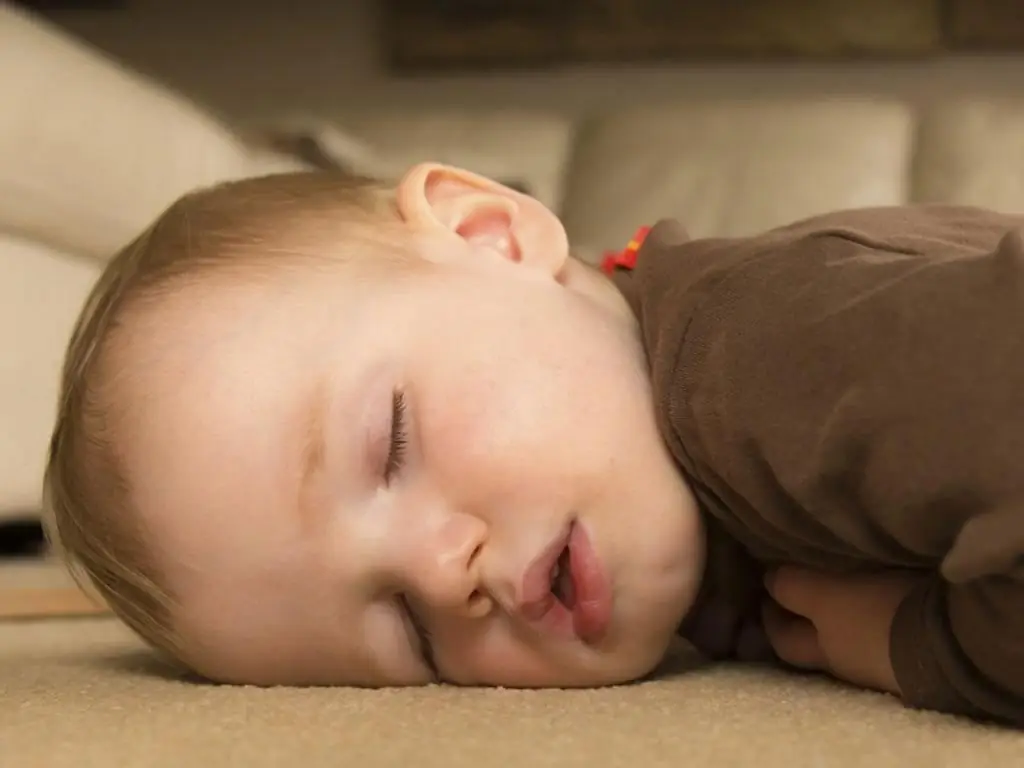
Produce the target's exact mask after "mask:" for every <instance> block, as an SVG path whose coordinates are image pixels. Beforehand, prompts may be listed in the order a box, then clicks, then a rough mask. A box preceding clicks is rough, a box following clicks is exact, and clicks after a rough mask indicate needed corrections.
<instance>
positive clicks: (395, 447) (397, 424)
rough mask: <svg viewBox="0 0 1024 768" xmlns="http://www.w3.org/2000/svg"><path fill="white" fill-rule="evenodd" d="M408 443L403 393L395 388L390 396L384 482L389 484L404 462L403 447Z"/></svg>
mask: <svg viewBox="0 0 1024 768" xmlns="http://www.w3.org/2000/svg"><path fill="white" fill-rule="evenodd" d="M408 444H409V440H408V435H407V433H406V428H405V393H404V392H402V391H400V390H395V392H394V394H393V395H392V396H391V440H390V447H389V448H388V458H387V461H386V462H385V464H384V482H385V483H387V484H390V483H391V481H392V480H393V479H394V476H395V475H396V474H398V472H399V470H401V469H402V465H403V464H404V463H405V449H406V447H407V446H408Z"/></svg>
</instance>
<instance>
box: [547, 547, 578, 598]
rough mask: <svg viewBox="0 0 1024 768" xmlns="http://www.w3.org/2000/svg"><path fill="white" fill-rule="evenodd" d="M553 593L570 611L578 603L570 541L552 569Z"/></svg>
mask: <svg viewBox="0 0 1024 768" xmlns="http://www.w3.org/2000/svg"><path fill="white" fill-rule="evenodd" d="M551 594H552V595H554V596H555V599H556V600H558V602H560V603H561V604H562V605H564V606H565V607H566V608H568V609H569V610H570V611H571V610H572V609H573V608H574V607H575V605H576V585H575V584H574V583H573V579H572V553H571V552H570V550H569V544H568V543H566V545H565V547H563V548H562V552H561V554H559V556H558V559H557V560H556V561H555V565H554V567H553V568H552V569H551Z"/></svg>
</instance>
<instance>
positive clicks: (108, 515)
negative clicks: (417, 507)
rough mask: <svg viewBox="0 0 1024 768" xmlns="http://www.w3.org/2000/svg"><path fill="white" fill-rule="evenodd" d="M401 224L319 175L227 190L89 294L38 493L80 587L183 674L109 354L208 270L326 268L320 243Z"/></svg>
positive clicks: (144, 241) (150, 236)
mask: <svg viewBox="0 0 1024 768" xmlns="http://www.w3.org/2000/svg"><path fill="white" fill-rule="evenodd" d="M397 221H398V216H397V215H396V213H395V207H394V194H393V190H392V189H390V188H388V187H386V186H385V185H384V184H382V183H380V182H378V181H376V180H374V179H369V178H364V177H357V176H351V175H348V174H343V173H337V172H329V171H324V172H312V173H290V174H280V175H274V176H265V177H260V178H252V179H245V180H240V181H233V182H227V183H223V184H220V185H217V186H214V187H211V188H207V189H203V190H199V191H196V192H193V193H191V194H188V195H186V196H184V197H182V198H181V199H179V200H178V201H177V202H175V203H174V204H173V205H171V206H170V207H169V208H168V209H167V210H166V211H165V212H164V213H163V214H162V215H161V216H160V217H159V218H157V220H156V221H155V222H154V223H153V224H152V225H151V226H150V227H149V228H148V229H146V230H145V231H144V232H143V233H142V234H141V235H139V236H138V237H137V238H136V239H135V240H134V241H133V242H131V243H130V244H128V245H127V246H126V247H125V248H124V249H123V250H121V251H120V252H119V253H118V254H117V255H116V256H114V258H113V259H112V260H111V261H110V262H109V264H108V265H107V266H106V268H105V269H104V271H103V273H102V274H101V276H100V278H99V279H98V281H97V283H96V285H95V286H94V288H93V290H92V292H91V293H90V295H89V297H88V299H87V301H86V303H85V305H84V307H83V309H82V312H81V314H80V315H79V318H78V322H77V324H76V326H75V328H74V330H73V332H72V335H71V339H70V341H69V344H68V348H67V353H66V356H65V360H64V367H63V372H62V380H61V388H60V398H59V402H58V409H57V417H56V423H55V426H54V430H53V434H52V437H51V440H50V447H49V454H48V457H47V465H46V471H45V477H44V483H43V496H44V509H45V522H46V526H47V534H48V537H49V539H50V541H51V543H52V545H53V547H54V548H55V550H56V551H57V552H58V553H59V554H60V555H62V556H63V558H64V560H65V562H66V564H67V565H68V567H69V569H70V571H71V573H72V574H73V575H74V576H75V578H76V580H77V581H78V583H79V584H80V585H81V586H82V587H83V588H84V589H86V590H88V591H95V592H97V593H98V597H99V598H100V599H101V600H102V601H104V602H105V603H106V604H107V605H109V606H110V608H111V609H112V610H113V612H114V613H115V614H116V615H117V616H118V617H119V618H120V619H121V620H122V621H124V623H125V624H127V625H128V627H129V628H131V629H132V630H133V631H134V632H135V633H136V634H138V635H139V636H140V637H141V638H142V639H143V640H144V641H146V642H147V643H149V644H150V645H151V646H152V647H153V648H155V649H156V650H157V651H159V652H162V653H163V654H164V655H166V656H168V657H169V660H171V661H173V662H176V663H178V664H184V665H185V666H188V664H187V661H186V659H185V656H186V655H187V654H186V651H185V649H184V648H183V646H182V643H181V639H180V637H179V636H178V633H177V632H176V631H175V623H174V612H175V607H176V603H175V596H174V595H173V594H172V592H171V591H170V590H169V589H168V587H167V585H166V584H165V583H164V580H163V579H162V578H161V574H160V573H159V570H158V569H157V567H156V565H155V563H154V561H153V559H152V558H151V557H150V556H149V551H148V547H147V542H146V536H145V531H144V530H142V528H141V525H140V523H139V521H138V516H137V515H133V514H132V500H131V487H130V484H129V482H128V480H127V478H126V477H125V476H124V473H123V471H122V467H123V464H124V462H123V460H122V457H121V456H120V455H119V452H118V449H117V444H116V441H115V440H114V434H113V433H114V431H115V430H114V429H113V427H112V425H113V423H114V414H113V408H114V398H113V397H112V395H111V392H110V389H111V388H112V384H113V378H114V377H113V376H112V373H113V371H112V370H111V369H112V368H113V366H114V363H113V362H112V359H111V358H112V354H111V350H112V348H114V347H115V346H116V344H115V341H116V339H117V337H118V332H119V330H120V329H121V328H122V326H123V325H124V324H125V322H126V320H127V314H128V310H129V308H130V307H132V306H136V305H137V302H140V301H146V300H147V299H152V298H156V297H159V296H160V295H165V294H166V292H167V291H169V290H171V289H172V288H173V286H174V285H176V284H180V283H181V281H182V280H183V279H184V280H188V279H197V278H201V277H202V276H203V275H204V274H208V273H209V272H211V271H213V270H230V269H235V268H239V269H245V268H251V267H252V266H253V264H254V262H256V261H259V262H261V263H263V264H268V263H271V264H274V265H278V266H283V265H284V264H285V263H286V262H289V261H291V262H292V263H294V262H295V258H293V257H301V256H303V255H306V256H315V257H318V258H320V259H323V258H338V256H337V255H336V254H337V249H335V248H331V249H329V250H330V251H331V252H332V254H331V255H330V256H327V257H325V256H324V243H325V238H332V239H331V242H332V243H336V242H337V241H338V240H339V238H340V239H342V240H344V239H345V238H346V237H347V236H352V235H354V234H357V233H358V232H359V231H362V234H363V235H365V236H367V237H368V238H369V239H372V238H373V236H374V235H373V231H375V230H381V229H382V227H380V226H373V225H383V224H386V223H387V222H397ZM341 250H342V251H343V250H344V249H341ZM90 587H91V589H90Z"/></svg>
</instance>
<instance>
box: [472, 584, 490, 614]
mask: <svg viewBox="0 0 1024 768" xmlns="http://www.w3.org/2000/svg"><path fill="white" fill-rule="evenodd" d="M491 605H492V603H491V600H490V598H489V597H487V595H485V594H484V593H483V592H481V591H480V590H479V589H474V590H473V592H472V594H471V595H470V596H469V600H468V601H467V603H466V607H467V609H468V612H469V615H470V616H472V617H474V618H482V617H484V616H486V615H487V614H488V613H489V612H490V610H491Z"/></svg>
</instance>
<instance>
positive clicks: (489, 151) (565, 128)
mask: <svg viewBox="0 0 1024 768" xmlns="http://www.w3.org/2000/svg"><path fill="white" fill-rule="evenodd" d="M335 120H336V122H337V123H338V124H339V125H340V126H341V127H342V128H344V129H345V130H347V131H349V132H351V133H352V134H354V135H355V137H356V138H357V139H359V140H360V141H362V142H364V143H366V144H368V145H370V146H371V147H373V149H374V150H375V151H376V152H377V153H378V155H379V156H380V157H383V158H385V159H386V161H387V163H388V165H389V166H390V175H391V176H392V177H394V176H397V175H398V174H400V173H401V172H403V171H404V170H405V169H406V168H408V167H409V166H412V165H414V164H416V163H419V162H424V161H436V162H441V163H448V164H450V165H456V166H460V167H462V168H466V169H467V170H470V171H474V172H476V173H480V174H483V175H484V176H488V177H491V178H493V179H497V180H498V181H502V182H512V183H516V184H521V185H522V186H523V187H524V188H525V190H526V191H527V192H529V193H530V194H531V195H533V196H534V197H536V198H537V199H538V200H540V201H541V202H543V203H544V204H545V205H547V206H549V207H550V208H552V209H553V210H556V211H557V210H559V209H560V207H561V203H562V195H563V191H564V180H565V174H566V167H567V165H568V162H569V158H570V153H571V151H572V147H571V143H572V139H573V124H572V122H571V121H570V120H569V119H567V118H562V117H558V116H554V115H546V114H534V113H531V112H520V111H504V110H498V111H487V112H483V111H468V110H467V111H455V110H441V111H438V112H424V113H421V112H400V111H381V112H376V113H373V112H368V113H360V114H345V115H340V116H337V117H336V118H335Z"/></svg>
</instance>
